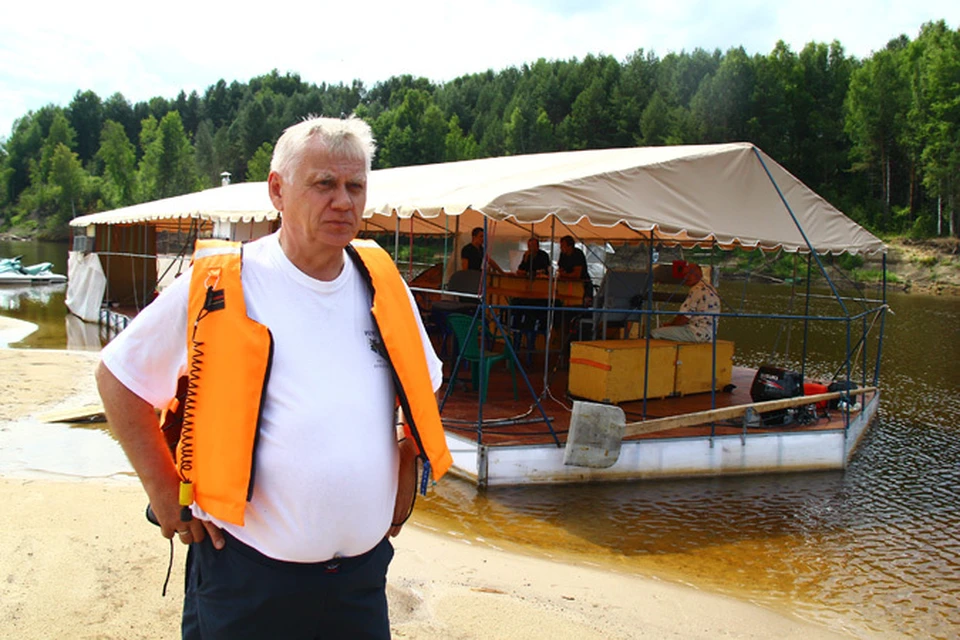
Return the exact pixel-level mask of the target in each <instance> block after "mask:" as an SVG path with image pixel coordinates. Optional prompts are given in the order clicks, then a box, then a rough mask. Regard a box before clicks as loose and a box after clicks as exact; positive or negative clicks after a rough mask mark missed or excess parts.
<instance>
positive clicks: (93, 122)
mask: <svg viewBox="0 0 960 640" xmlns="http://www.w3.org/2000/svg"><path fill="white" fill-rule="evenodd" d="M67 114H68V117H69V119H70V126H71V127H72V128H73V130H74V131H75V132H76V147H75V148H76V151H77V156H78V157H79V158H80V162H89V161H90V160H93V158H94V156H95V155H96V153H97V148H98V147H99V142H100V140H99V138H100V130H101V129H102V128H103V104H102V102H101V101H100V96H98V95H97V94H96V93H94V92H93V91H83V92H80V91H77V93H76V95H75V96H74V97H73V101H71V102H70V106H69V107H67Z"/></svg>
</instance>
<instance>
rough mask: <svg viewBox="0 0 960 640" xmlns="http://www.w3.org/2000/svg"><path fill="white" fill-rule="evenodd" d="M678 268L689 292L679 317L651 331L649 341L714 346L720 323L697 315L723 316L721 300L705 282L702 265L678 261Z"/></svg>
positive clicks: (711, 318) (706, 316)
mask: <svg viewBox="0 0 960 640" xmlns="http://www.w3.org/2000/svg"><path fill="white" fill-rule="evenodd" d="M675 266H676V269H677V272H678V273H677V274H678V275H679V276H680V277H681V278H683V284H684V285H686V286H688V287H690V291H689V292H687V297H686V298H685V299H684V301H683V304H681V305H680V311H679V313H678V314H677V315H676V316H675V317H674V318H673V319H672V320H671V321H670V322H668V323H667V324H665V325H663V326H661V327H658V328H656V329H654V330H653V331H651V332H650V337H652V338H656V339H657V340H675V341H677V342H711V341H712V340H713V333H714V328H715V327H716V324H715V323H719V319H716V318H714V317H713V316H709V315H695V314H697V313H720V296H719V295H718V294H717V291H716V290H715V289H714V288H713V287H712V286H710V285H709V284H707V282H705V281H704V279H703V270H702V269H701V268H700V265H697V264H692V263H688V262H685V261H683V260H679V261H677V264H676V265H675Z"/></svg>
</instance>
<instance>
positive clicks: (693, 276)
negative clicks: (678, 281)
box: [683, 267, 703, 287]
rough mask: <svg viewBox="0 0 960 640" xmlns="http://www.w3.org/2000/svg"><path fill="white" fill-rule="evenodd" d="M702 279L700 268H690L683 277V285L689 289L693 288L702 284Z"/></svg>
mask: <svg viewBox="0 0 960 640" xmlns="http://www.w3.org/2000/svg"><path fill="white" fill-rule="evenodd" d="M702 277H703V273H702V272H701V271H700V269H699V268H697V267H689V268H688V269H687V273H686V275H685V276H683V284H685V285H687V286H688V287H692V286H693V285H695V284H697V283H698V282H700V279H701V278H702Z"/></svg>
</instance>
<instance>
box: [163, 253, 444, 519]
mask: <svg viewBox="0 0 960 640" xmlns="http://www.w3.org/2000/svg"><path fill="white" fill-rule="evenodd" d="M347 254H348V255H349V256H350V258H351V259H352V260H353V261H354V262H355V264H356V266H357V267H358V271H359V273H360V274H361V277H362V278H363V279H364V281H365V282H366V283H367V284H368V286H369V287H370V288H371V290H372V294H373V295H372V297H373V306H372V309H371V312H372V314H373V319H374V324H376V326H377V329H378V330H379V332H380V335H381V337H382V339H383V343H384V346H385V348H386V353H387V360H388V361H389V363H390V365H391V369H392V372H393V379H394V383H395V387H396V389H397V396H398V402H399V404H400V406H401V407H402V409H403V413H404V416H405V417H406V425H405V427H404V429H405V431H406V433H407V435H408V436H409V437H412V438H413V439H414V441H415V442H416V443H417V446H418V448H419V451H420V454H421V456H423V457H425V459H426V460H428V461H429V463H430V466H431V470H432V473H433V477H434V478H435V479H439V478H440V477H441V476H443V474H444V473H446V471H447V469H449V468H450V465H451V464H452V462H453V459H452V457H451V455H450V451H449V450H448V449H447V444H446V438H445V436H444V433H443V427H442V425H441V422H440V414H439V411H438V410H437V402H436V397H435V395H434V392H433V385H432V384H431V381H430V374H429V369H428V367H427V361H426V357H425V355H424V352H423V348H422V346H421V345H422V342H421V340H420V334H419V329H418V326H417V322H416V319H415V317H414V315H413V310H412V309H411V307H410V302H409V297H408V296H407V292H406V288H405V287H404V285H403V281H402V279H401V277H400V273H399V272H398V271H397V268H396V266H395V265H394V264H393V260H392V259H391V258H390V256H389V254H387V253H386V252H385V251H384V250H383V249H381V248H380V247H379V246H378V245H377V244H376V243H375V242H372V241H362V240H356V241H354V242H353V243H352V244H351V246H348V247H347ZM241 267H242V248H241V244H240V243H239V242H227V241H222V240H200V241H198V242H197V247H196V251H195V253H194V263H193V275H192V276H191V281H190V294H189V303H188V313H189V316H188V323H187V358H188V367H189V370H188V383H187V393H186V398H185V399H184V400H183V405H184V406H183V427H182V431H181V436H180V442H179V444H178V447H177V456H176V457H177V466H178V468H179V470H180V474H181V476H182V477H183V479H184V480H185V481H187V482H189V483H191V484H192V485H193V499H194V500H195V501H196V503H197V504H198V505H199V506H200V507H201V508H202V509H203V510H204V511H205V512H207V513H209V514H210V515H212V516H214V517H215V518H217V519H219V520H223V521H225V522H231V523H233V524H237V525H243V515H244V509H245V507H246V503H247V501H249V499H250V497H251V496H252V493H253V482H254V473H255V468H254V450H255V447H256V441H257V436H258V433H259V421H260V413H261V411H262V409H263V402H264V399H265V397H266V394H265V390H266V386H267V382H268V379H269V375H270V364H271V358H272V355H273V338H272V336H271V335H270V330H269V329H268V328H267V327H266V326H264V325H262V324H260V323H258V322H256V321H254V320H251V319H250V318H249V317H248V316H247V311H246V304H245V302H244V300H243V287H242V283H241V279H240V272H241ZM359 391H360V390H358V392H359ZM388 427H389V425H385V428H388Z"/></svg>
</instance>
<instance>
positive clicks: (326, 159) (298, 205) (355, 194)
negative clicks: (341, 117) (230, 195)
mask: <svg viewBox="0 0 960 640" xmlns="http://www.w3.org/2000/svg"><path fill="white" fill-rule="evenodd" d="M270 198H271V200H272V201H273V204H274V206H275V207H276V208H277V210H278V211H281V212H282V213H283V231H284V234H285V238H286V239H288V240H289V241H292V242H293V243H295V244H296V245H298V246H300V247H302V248H309V249H315V250H323V249H343V248H344V247H346V246H347V245H348V244H349V243H350V241H351V240H353V238H354V237H355V236H356V235H357V231H358V230H359V229H360V221H361V219H362V216H363V209H364V207H365V206H366V203H367V172H366V165H365V164H364V162H363V160H355V159H350V158H346V157H343V156H340V155H335V154H332V153H330V152H329V151H327V149H325V148H324V147H323V145H321V144H319V143H318V142H315V141H311V142H309V143H308V144H307V147H306V148H305V149H304V150H303V152H302V155H301V157H300V162H299V164H296V165H295V168H294V171H293V175H292V176H291V177H290V180H289V181H288V180H284V179H283V178H282V177H281V176H280V175H279V174H276V173H272V174H270Z"/></svg>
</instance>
